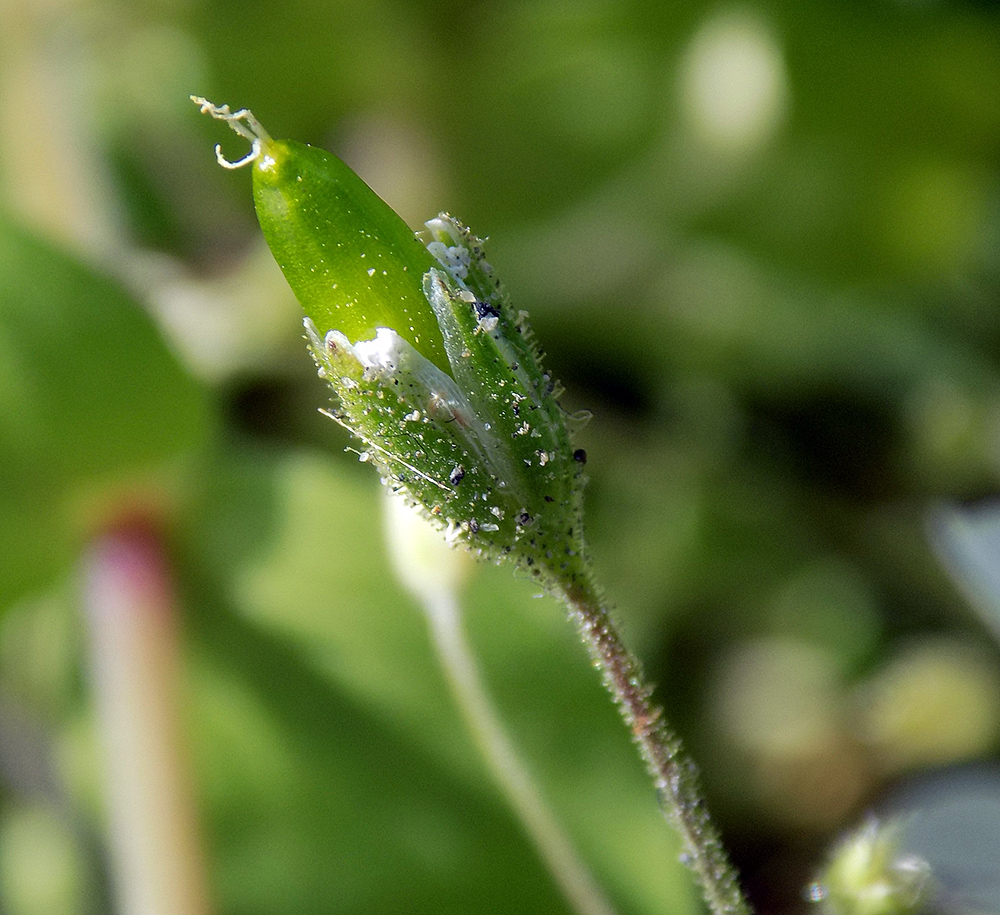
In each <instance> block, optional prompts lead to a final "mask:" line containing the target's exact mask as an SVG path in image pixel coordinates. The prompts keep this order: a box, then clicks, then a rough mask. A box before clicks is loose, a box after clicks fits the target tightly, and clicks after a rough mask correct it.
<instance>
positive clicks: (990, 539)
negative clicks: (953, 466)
mask: <svg viewBox="0 0 1000 915" xmlns="http://www.w3.org/2000/svg"><path fill="white" fill-rule="evenodd" d="M931 538H932V540H933V542H934V545H935V547H936V548H937V552H938V556H939V557H940V558H941V561H942V562H943V563H944V564H945V567H946V568H947V569H948V571H949V572H950V573H951V576H952V578H953V579H954V580H955V583H956V584H957V585H958V587H959V588H960V589H961V590H962V591H963V592H965V594H966V596H967V597H968V598H969V599H970V600H971V602H972V605H973V607H975V608H976V610H978V611H979V613H980V615H981V616H982V618H983V621H984V622H985V623H986V624H987V626H989V627H990V628H991V629H992V630H993V633H994V636H995V637H996V638H997V639H998V640H1000V503H996V502H987V503H985V504H982V505H978V506H976V507H975V508H962V507H960V506H955V505H951V506H944V507H942V508H939V509H938V510H937V511H936V512H935V513H934V514H933V515H932V517H931Z"/></svg>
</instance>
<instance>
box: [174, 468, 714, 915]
mask: <svg viewBox="0 0 1000 915" xmlns="http://www.w3.org/2000/svg"><path fill="white" fill-rule="evenodd" d="M218 467H219V469H218V470H217V471H215V472H213V474H212V476H214V477H216V479H217V480H219V481H222V480H224V479H227V478H230V479H231V478H236V479H239V480H242V482H237V483H235V484H233V485H228V484H225V483H221V482H220V485H211V486H209V487H207V488H206V489H205V490H204V498H205V499H206V508H205V509H197V510H195V511H192V513H191V514H190V515H189V517H188V522H187V525H186V527H185V533H184V541H185V544H186V545H185V546H184V548H183V552H184V554H185V555H187V556H188V561H187V562H186V563H185V567H186V568H187V569H188V572H187V575H188V576H190V577H189V583H190V584H189V587H190V595H189V600H190V602H191V603H192V604H193V605H194V606H195V608H196V612H195V616H194V618H193V620H192V635H193V636H194V638H195V639H196V645H197V647H196V655H197V658H198V659H199V660H198V662H197V668H198V669H197V671H196V674H195V676H196V679H197V680H198V681H199V682H200V684H201V685H200V686H199V688H198V689H197V696H199V697H200V698H199V699H198V705H199V709H200V711H199V712H198V714H199V716H200V719H199V720H200V722H201V723H200V725H199V729H200V734H201V736H200V738H199V747H200V749H199V766H198V770H199V771H200V772H202V773H204V777H205V778H206V780H207V785H208V787H207V789H206V790H207V791H208V793H209V795H210V797H209V818H210V819H209V827H210V833H211V834H212V835H213V836H215V848H214V850H213V858H215V859H216V860H218V861H219V862H220V864H219V867H220V873H221V875H222V876H221V878H220V881H221V889H222V892H223V893H224V898H225V900H226V904H227V911H234V912H240V911H250V910H251V908H252V910H253V911H256V912H262V911H264V912H275V913H277V912H281V911H286V910H290V909H294V910H295V911H302V912H311V911H316V912H320V911H328V910H329V904H330V900H332V899H337V900H338V901H339V902H341V903H343V902H344V900H351V908H352V909H354V910H358V911H366V912H375V913H379V912H383V911H384V912H387V913H388V912H399V911H406V912H424V911H426V912H429V913H430V912H435V913H436V912H442V913H443V912H455V913H459V912H468V911H470V910H475V909H476V906H478V905H481V904H483V903H484V901H485V900H489V901H490V903H489V904H490V906H491V907H495V908H497V909H498V910H499V909H502V910H503V911H510V912H524V913H528V912H539V913H541V912H555V911H563V908H562V906H563V905H564V903H562V901H561V900H560V899H559V897H558V894H557V893H556V891H555V890H554V888H553V886H552V884H551V882H550V880H549V878H548V877H547V876H546V875H545V873H544V870H543V869H542V867H541V865H540V864H539V863H538V861H537V860H536V858H535V855H534V852H533V851H532V850H531V846H530V844H529V843H528V842H527V840H526V839H525V838H524V836H523V835H522V834H521V831H520V829H519V827H518V826H517V825H516V824H515V822H514V821H513V818H512V817H511V815H510V814H509V813H508V812H507V809H506V806H505V804H504V802H503V801H502V799H501V798H500V797H499V795H498V792H497V790H496V789H495V788H494V787H493V785H492V783H491V782H490V780H489V778H488V776H486V775H485V771H484V768H483V766H482V764H481V763H480V760H479V757H478V755H477V752H476V750H475V749H474V747H473V745H472V742H471V741H470V740H469V738H468V737H467V735H466V733H465V730H464V727H463V725H462V724H461V721H460V718H459V716H458V714H457V712H456V711H455V710H454V708H453V705H452V702H451V699H450V697H449V695H448V691H447V689H446V686H445V684H444V681H443V678H442V675H441V673H440V671H439V670H438V668H437V665H436V662H435V660H434V657H433V653H432V650H431V646H430V644H429V642H428V637H427V633H426V626H425V624H424V621H423V619H422V617H421V615H420V613H419V611H418V610H417V609H416V608H415V607H414V606H413V604H412V602H411V600H410V599H409V598H408V597H407V596H406V595H405V594H404V593H403V592H402V590H401V589H400V587H399V586H398V585H397V584H396V582H395V580H394V578H393V576H392V575H391V574H390V573H389V571H388V561H387V558H386V557H385V553H384V549H383V546H382V542H381V531H380V528H381V513H382V505H381V498H382V496H381V493H380V492H379V491H378V487H377V485H375V483H374V481H372V480H371V478H370V474H369V473H367V472H366V471H368V468H365V467H358V471H360V472H358V473H355V472H354V468H353V467H352V466H351V465H350V464H345V463H344V462H341V461H336V460H331V458H330V457H328V456H319V455H308V454H298V455H289V456H285V457H282V456H280V455H277V454H275V455H272V456H270V457H267V456H263V459H261V458H258V459H257V460H256V461H254V462H250V463H245V462H244V459H243V457H238V458H237V459H236V460H235V461H234V460H233V458H232V456H228V457H226V456H223V457H222V458H221V460H220V461H219V465H218ZM226 468H229V469H228V470H227V469H226ZM241 468H242V469H241ZM262 504H263V505H265V506H267V508H265V514H267V515H268V516H270V517H271V519H272V522H271V523H270V524H268V525H267V526H266V527H262V526H260V525H258V526H257V527H256V528H255V535H254V536H252V537H251V538H249V539H248V540H247V541H246V543H245V546H244V547H239V546H237V547H236V548H235V549H232V550H230V549H229V548H228V546H227V544H228V543H231V542H233V541H232V540H231V539H228V540H227V539H225V538H224V539H223V541H222V543H221V546H220V545H217V546H216V548H215V549H213V550H212V551H210V552H208V553H207V554H204V552H203V546H202V545H203V544H205V543H208V542H209V541H211V540H214V539H215V536H216V534H217V533H218V532H221V531H225V530H234V529H238V528H240V527H241V526H243V525H244V524H245V523H246V521H245V520H242V521H241V520H240V519H246V517H247V513H248V511H250V510H251V509H252V507H254V506H256V507H258V508H259V507H260V506H261V505H262ZM213 532H214V533H213ZM251 541H253V544H252V545H251ZM224 554H225V555H224ZM202 555H207V556H208V561H207V562H204V561H203V560H201V559H199V558H198V557H199V556H202ZM215 560H218V561H215ZM536 592H537V586H534V585H532V584H531V583H529V582H527V581H518V580H516V579H515V578H514V577H513V575H512V574H511V572H510V570H509V569H502V568H495V567H491V566H483V567H482V570H481V574H480V575H479V576H477V579H476V581H475V583H474V584H473V586H472V588H471V591H470V593H469V595H468V600H467V612H468V622H469V628H470V634H471V636H472V638H473V640H474V642H475V644H476V648H477V650H478V651H480V652H481V654H482V657H483V663H484V665H485V667H486V674H487V676H488V678H489V679H490V681H491V684H492V688H493V689H494V691H495V693H496V698H497V701H498V703H499V705H500V706H501V707H502V708H503V709H504V713H505V716H506V717H507V718H508V721H509V723H510V725H511V729H512V730H513V732H514V733H515V735H516V739H517V742H518V744H519V746H520V747H521V748H522V750H523V752H524V753H525V754H526V756H527V757H528V758H529V759H530V760H531V765H532V768H533V769H534V770H535V771H536V773H537V775H538V777H539V779H540V781H541V782H542V784H543V785H544V786H545V790H546V792H547V793H548V794H549V795H550V797H551V799H552V801H553V803H554V805H555V807H556V809H557V810H558V812H559V815H560V816H561V817H562V818H564V819H565V820H566V822H567V823H568V825H569V827H570V830H571V832H572V833H573V834H574V835H575V837H576V840H577V841H578V842H579V843H580V846H581V850H582V852H583V854H584V857H585V858H586V859H587V860H588V862H589V863H590V865H591V867H593V869H594V870H595V871H596V872H597V874H598V875H599V878H600V879H601V880H602V881H603V882H604V883H605V884H606V885H607V886H608V888H609V891H610V893H611V894H612V896H613V897H615V898H618V899H620V900H622V909H623V911H624V912H634V913H640V912H648V913H650V915H652V913H654V912H661V911H673V912H678V913H685V912H687V913H691V912H694V911H696V904H695V901H694V898H695V897H694V893H693V890H692V887H691V885H690V881H689V877H688V875H687V874H686V872H685V871H684V869H683V868H682V867H681V865H680V864H679V862H678V860H677V853H678V846H677V843H676V839H675V837H674V836H673V834H672V833H671V831H670V829H669V827H668V826H667V824H666V823H665V822H664V821H663V819H662V817H661V816H660V814H659V811H658V810H657V807H656V804H655V799H654V797H653V795H652V793H651V790H650V788H649V785H648V782H647V780H646V776H645V774H644V772H643V771H642V768H641V765H640V764H639V762H638V761H637V759H636V758H635V755H634V751H633V750H632V748H631V746H630V742H629V739H628V734H627V732H626V731H625V730H624V728H623V727H622V725H621V722H620V720H619V719H618V717H617V715H616V713H615V711H614V709H613V708H612V706H611V704H610V703H609V702H608V700H607V698H606V696H605V695H604V691H603V689H602V687H601V684H600V682H599V679H598V677H597V676H596V675H595V674H594V671H593V670H592V669H591V666H590V663H589V660H588V658H587V657H586V654H585V652H584V651H583V650H582V648H580V646H579V645H578V643H577V641H576V638H575V634H574V632H573V630H572V627H571V626H570V624H569V623H568V622H567V620H566V619H565V618H564V616H563V613H562V612H561V611H560V610H559V609H558V608H557V607H556V606H555V604H554V603H553V602H552V601H550V600H542V601H538V600H533V599H532V596H533V595H534V594H535V593H536ZM248 880H249V881H250V882H248ZM251 903H254V905H251ZM344 904H345V905H346V903H344Z"/></svg>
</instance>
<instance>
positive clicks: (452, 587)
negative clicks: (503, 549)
mask: <svg viewBox="0 0 1000 915" xmlns="http://www.w3.org/2000/svg"><path fill="white" fill-rule="evenodd" d="M386 533H387V536H388V540H389V546H390V553H391V555H392V558H393V562H394V565H395V567H396V571H397V573H398V575H399V578H400V580H401V581H402V582H403V584H404V585H405V586H406V587H407V588H408V589H409V590H410V591H411V592H412V593H413V595H414V596H415V597H416V598H417V600H418V601H419V603H420V606H421V608H422V609H423V611H424V614H425V616H426V617H427V624H428V626H429V628H430V633H431V638H432V641H433V643H434V648H435V650H436V652H437V656H438V661H439V662H440V664H441V669H442V671H443V672H444V675H445V677H446V678H447V681H448V686H449V687H450V688H451V694H452V698H453V699H454V700H455V704H456V705H457V706H458V710H459V712H460V713H461V715H462V718H463V720H464V721H465V724H466V726H467V727H468V729H469V733H470V734H471V735H472V738H473V740H474V741H475V742H476V745H477V746H478V748H479V750H480V752H481V753H482V756H483V760H484V762H485V763H486V765H487V767H488V768H489V771H490V774H491V775H492V776H493V778H494V780H495V781H496V784H497V786H498V787H499V788H500V790H501V791H502V792H503V794H504V797H505V798H506V800H507V803H508V804H510V807H511V809H512V810H513V812H514V814H515V815H516V816H517V818H518V819H519V820H520V822H521V825H522V826H523V827H524V830H525V832H526V833H527V834H528V837H529V838H530V839H531V841H532V842H533V843H534V846H535V849H536V850H537V852H538V855H539V857H540V858H541V859H542V861H543V862H544V863H545V865H546V867H547V868H548V870H549V872H550V873H551V875H552V878H553V879H554V880H555V882H556V884H557V885H558V886H559V889H560V890H561V891H562V893H563V895H564V896H565V897H566V899H567V901H568V902H569V904H570V905H571V906H572V908H573V910H574V911H575V912H576V913H578V915H616V913H615V909H614V908H613V907H612V905H611V903H610V902H609V901H608V899H607V898H606V896H605V894H604V892H603V890H602V889H601V887H600V886H599V885H598V884H597V882H596V881H595V879H594V877H593V875H592V874H591V873H590V871H589V870H588V868H587V866H586V864H584V862H583V861H582V860H581V859H580V857H579V856H578V855H577V853H576V850H575V849H574V847H573V843H572V842H571V841H570V839H569V837H568V836H567V835H566V833H565V831H564V830H563V828H562V826H561V825H560V824H559V822H558V821H557V820H556V818H555V816H554V814H553V813H552V811H551V809H550V808H549V806H548V804H547V802H546V800H545V797H544V796H543V795H542V792H541V790H540V789H539V787H538V785H537V784H536V783H535V781H534V779H533V778H532V777H531V773H530V772H529V771H528V769H527V767H526V765H525V764H524V762H523V761H522V760H521V757H520V756H519V755H518V752H517V749H516V747H515V746H514V743H513V741H512V740H511V738H510V736H509V735H508V733H507V731H506V729H505V728H504V725H503V722H502V721H501V720H500V716H499V714H498V712H497V710H496V708H495V706H494V704H493V701H492V699H491V698H490V695H489V693H488V691H487V689H486V686H485V684H484V683H483V679H482V676H481V674H480V672H479V665H478V664H477V662H476V658H475V655H474V653H473V650H472V647H471V645H470V644H469V642H468V639H467V638H466V635H465V630H464V627H463V626H462V611H461V607H460V604H459V592H460V590H461V585H462V581H463V579H464V578H465V569H466V568H467V567H468V566H469V565H471V564H472V562H473V560H472V558H471V557H470V556H469V555H468V554H467V553H465V552H464V551H460V550H455V549H452V548H451V547H450V546H449V545H448V544H447V543H446V542H445V540H444V537H443V536H442V534H441V533H440V532H439V531H437V530H435V529H434V528H432V527H431V526H430V524H428V523H427V522H426V521H425V520H424V519H423V518H422V517H421V516H420V515H419V514H418V513H417V511H416V510H414V509H411V508H410V507H409V506H408V505H407V504H406V503H405V501H404V500H403V499H402V498H401V497H400V496H396V495H391V494H388V492H387V496H386Z"/></svg>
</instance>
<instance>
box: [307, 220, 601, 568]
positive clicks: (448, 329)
mask: <svg viewBox="0 0 1000 915" xmlns="http://www.w3.org/2000/svg"><path fill="white" fill-rule="evenodd" d="M428 228H429V229H430V230H431V232H432V234H433V235H434V237H435V239H436V240H437V242H438V245H440V244H443V242H441V239H442V238H444V239H446V240H447V241H450V242H451V244H448V245H446V246H445V250H442V249H441V248H439V247H436V246H435V245H434V244H433V243H432V246H431V250H432V251H435V252H436V253H437V254H438V255H439V264H440V266H439V267H437V268H435V269H432V270H429V271H428V272H427V274H426V275H425V277H424V289H425V292H426V293H427V297H428V301H429V303H430V305H431V307H432V308H433V312H434V314H435V315H436V316H437V319H438V323H439V325H440V327H441V331H442V335H443V340H444V348H445V351H446V352H447V354H448V360H449V365H450V368H451V375H448V374H446V373H444V372H442V371H441V370H440V369H438V368H437V367H436V366H435V365H433V364H432V363H431V362H430V361H429V360H427V359H425V358H424V357H423V356H422V355H421V354H420V353H419V352H417V351H416V350H415V349H414V348H413V347H412V346H410V345H409V343H408V342H407V341H405V340H403V339H402V338H400V336H399V335H398V334H396V333H395V332H394V331H392V330H389V329H388V328H381V329H380V330H379V331H378V332H377V334H376V336H375V337H374V338H373V339H372V340H370V341H362V342H359V343H357V344H352V343H351V342H350V341H349V340H348V339H347V338H346V337H345V336H344V335H343V334H341V333H339V332H336V331H333V332H329V333H327V334H326V336H325V338H324V339H320V337H319V334H318V333H317V332H316V329H315V328H314V327H313V326H312V325H311V324H310V322H308V320H307V324H306V328H307V333H308V338H309V342H310V349H311V350H312V353H313V356H314V358H315V359H316V362H317V365H318V366H319V368H320V373H321V374H322V375H323V376H324V377H325V378H326V379H327V381H328V382H329V383H330V385H331V387H332V388H333V390H334V393H335V394H336V397H337V409H336V410H335V411H332V412H331V413H330V415H331V416H333V418H335V419H336V420H337V421H338V422H340V423H341V424H342V425H344V426H345V427H346V428H348V429H350V430H351V431H352V432H354V433H355V434H356V435H358V436H359V437H360V438H361V439H362V440H363V441H364V442H365V444H366V446H367V448H366V450H365V451H363V452H362V457H363V459H365V460H371V461H372V462H373V463H375V464H376V465H377V466H378V467H379V468H380V470H381V472H382V475H383V478H384V480H385V482H386V484H387V485H389V486H391V487H392V488H393V489H396V490H401V491H403V492H404V493H405V494H406V495H408V496H409V497H410V498H411V499H412V500H413V501H414V502H415V503H417V504H418V505H420V506H422V507H423V508H424V509H425V510H426V511H427V512H428V513H429V514H430V516H431V517H432V518H433V519H437V520H438V521H439V522H441V523H442V524H444V525H445V526H446V527H447V530H448V532H449V534H450V535H451V536H452V537H453V538H454V539H457V540H461V541H463V542H465V543H466V544H467V545H468V546H469V547H471V548H472V549H474V550H476V551H477V552H479V553H480V554H482V555H484V556H487V557H490V558H500V557H501V556H505V555H506V556H510V557H511V558H513V559H514V560H515V561H517V562H518V563H519V564H520V565H521V566H522V567H523V568H525V569H527V570H529V571H530V572H531V573H532V574H534V575H535V576H537V577H539V578H541V579H542V580H543V581H545V582H546V583H555V582H559V583H561V584H564V585H565V584H567V583H571V582H573V581H575V580H578V579H580V578H583V577H585V576H586V574H587V571H586V565H585V559H584V543H583V533H582V492H583V483H584V479H583V469H582V460H581V459H582V457H583V455H582V452H580V451H574V450H573V448H572V445H571V443H570V437H569V431H568V428H567V425H566V416H565V414H564V413H563V411H562V409H561V407H560V406H559V405H558V403H557V402H556V400H555V397H554V389H555V384H554V382H553V381H552V379H551V378H550V377H549V375H548V374H547V373H545V372H544V371H543V370H542V368H541V366H540V363H539V357H538V353H537V350H536V348H535V346H534V345H533V343H532V341H531V338H530V333H529V331H528V328H527V325H526V322H525V319H524V316H523V315H515V314H514V313H513V310H512V308H511V306H510V303H509V301H508V300H507V297H506V296H505V294H504V292H503V290H502V288H501V287H500V285H499V283H498V282H497V281H496V280H495V278H494V277H493V275H492V271H491V269H490V268H489V265H488V264H487V263H486V261H485V259H484V258H483V255H482V245H481V243H480V242H479V241H478V239H475V237H474V236H472V235H471V234H470V233H469V232H468V230H466V229H465V228H464V227H462V226H461V225H459V224H458V223H457V222H456V221H455V220H453V219H451V217H448V216H441V217H439V218H438V219H436V220H432V221H431V222H430V223H428ZM456 265H457V266H456Z"/></svg>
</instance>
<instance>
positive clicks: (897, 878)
mask: <svg viewBox="0 0 1000 915" xmlns="http://www.w3.org/2000/svg"><path fill="white" fill-rule="evenodd" d="M899 846H900V841H899V828H898V825H896V824H892V823H890V824H882V823H879V822H878V821H877V820H875V819H872V820H869V821H868V822H867V823H865V824H864V825H863V826H862V827H861V828H860V829H858V830H857V831H856V832H853V833H851V834H850V835H848V836H847V837H845V838H844V839H843V840H842V841H841V842H840V843H839V844H838V845H837V847H836V849H834V851H833V854H832V855H831V856H830V859H829V861H828V863H827V865H826V868H825V869H824V871H823V873H822V874H821V875H820V878H819V880H817V881H816V882H815V883H814V884H812V886H810V888H809V898H810V899H811V900H812V901H813V902H818V903H820V905H821V906H822V908H823V911H824V912H826V913H828V915H917V913H919V912H921V911H923V910H924V909H925V907H926V904H927V902H928V900H929V898H930V895H931V890H932V888H933V881H932V878H931V872H930V867H929V866H928V865H927V862H926V861H924V860H923V859H922V858H919V857H917V856H916V855H908V854H903V853H901V852H900V848H899Z"/></svg>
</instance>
